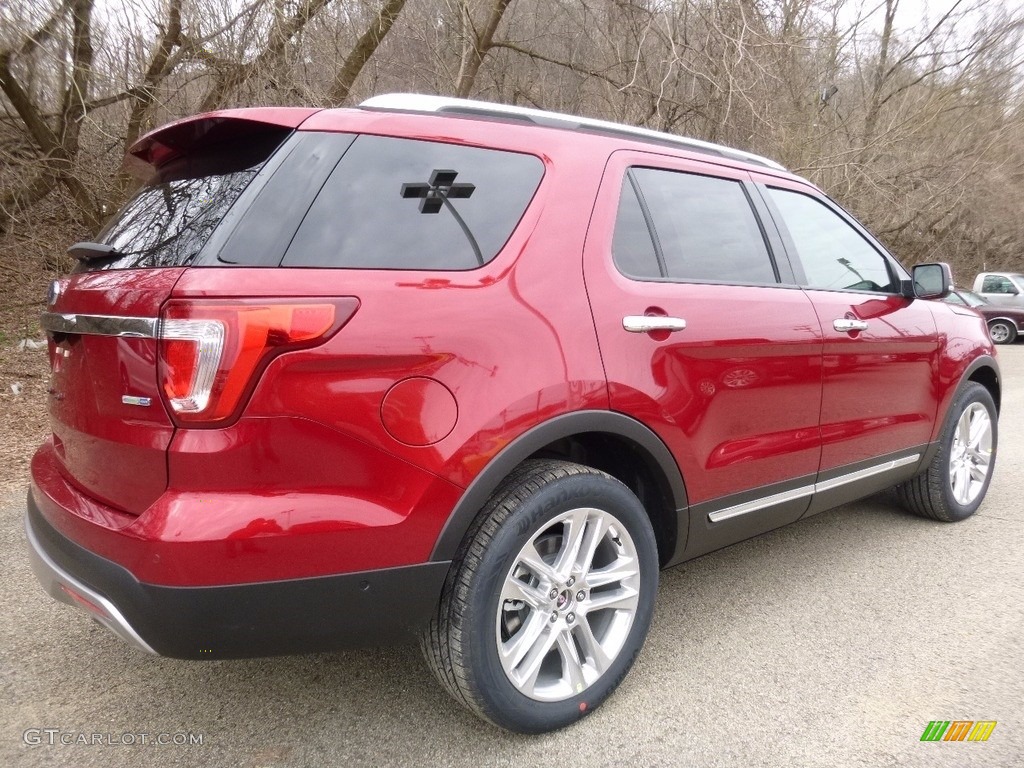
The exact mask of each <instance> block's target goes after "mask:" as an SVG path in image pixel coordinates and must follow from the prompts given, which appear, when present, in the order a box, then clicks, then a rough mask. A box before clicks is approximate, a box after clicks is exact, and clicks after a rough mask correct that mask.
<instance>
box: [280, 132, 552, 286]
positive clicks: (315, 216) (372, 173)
mask: <svg viewBox="0 0 1024 768" xmlns="http://www.w3.org/2000/svg"><path fill="white" fill-rule="evenodd" d="M543 174H544V164H543V163H542V162H541V161H540V160H539V159H538V158H536V157H534V156H532V155H522V154H518V153H514V152H504V151H499V150H493V149H481V148H479V147H466V146H459V145H455V144H441V143H438V142H430V141H419V140H411V139H395V138H386V137H379V136H365V135H364V136H360V137H358V138H357V139H356V140H355V142H354V143H353V144H352V146H351V148H350V149H349V150H348V152H346V153H345V156H344V157H343V158H342V159H341V162H340V163H338V165H337V167H336V168H335V169H334V172H333V173H332V174H331V176H330V178H328V179H327V182H326V183H325V184H324V186H323V189H322V190H321V191H320V194H319V195H318V196H317V198H316V200H315V201H314V202H313V205H312V207H311V208H310V209H309V211H308V213H307V214H306V217H305V219H304V220H303V222H302V224H301V226H300V227H299V229H298V231H297V232H296V233H295V237H294V239H293V240H292V242H291V245H290V246H289V247H288V250H287V252H286V253H285V256H284V261H283V263H282V266H286V267H356V268H366V269H411V270H467V269H473V268H475V267H479V266H481V265H483V264H486V263H487V262H488V261H490V260H491V259H493V258H494V257H495V256H497V255H498V253H499V252H500V251H501V249H502V247H503V246H504V245H505V242H506V241H507V240H508V238H509V237H510V236H511V234H512V232H513V230H514V229H515V227H516V225H517V224H518V223H519V220H520V218H522V215H523V213H524V211H525V210H526V207H527V205H529V203H530V200H531V199H532V198H533V195H534V192H535V191H536V190H537V186H538V184H540V179H541V177H542V176H543Z"/></svg>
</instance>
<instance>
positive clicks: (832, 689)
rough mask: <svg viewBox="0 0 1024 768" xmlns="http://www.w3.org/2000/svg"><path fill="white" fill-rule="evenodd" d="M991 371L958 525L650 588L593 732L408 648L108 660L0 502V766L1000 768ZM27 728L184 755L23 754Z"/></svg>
mask: <svg viewBox="0 0 1024 768" xmlns="http://www.w3.org/2000/svg"><path fill="white" fill-rule="evenodd" d="M1001 360H1002V364H1003V370H1004V378H1005V387H1006V390H1005V392H1006V394H1005V397H1004V410H1003V417H1002V423H1001V426H1002V435H1001V445H1000V455H999V462H998V468H997V471H996V476H995V481H994V483H993V485H992V488H991V490H990V492H989V497H988V499H987V501H986V502H985V505H984V506H983V507H982V510H981V512H980V513H979V514H977V515H975V516H974V517H973V518H972V519H970V520H968V521H966V522H964V523H960V524H957V525H942V524H939V523H932V522H928V521H925V520H919V519H917V518H914V517H911V516H908V515H906V514H902V513H900V512H898V511H895V510H894V509H893V508H892V506H891V505H890V504H889V503H888V502H887V501H886V500H885V499H884V498H875V499H871V500H869V501H866V502H862V503H858V504H854V505H849V506H847V507H844V508H842V509H840V510H836V511H834V512H829V513H825V514H822V515H819V516H817V517H814V518H812V519H810V520H807V521H805V522H802V523H797V524H796V525H792V526H790V527H788V528H785V529H783V530H780V531H776V532H774V533H771V534H768V535H766V536H762V537H760V538H758V539H756V540H753V541H749V542H746V543H744V544H740V545H738V546H735V547H732V548H731V549H728V550H725V551H722V552H718V553H715V554H712V555H708V556H706V557H704V558H701V559H699V560H697V561H694V562H692V563H689V564H687V565H685V566H683V567H682V568H678V569H675V570H673V571H670V572H668V573H665V574H663V577H662V586H661V594H660V595H659V603H658V611H657V614H656V616H655V624H654V627H653V630H652V632H651V636H650V639H649V641H648V643H647V646H646V648H645V649H644V652H643V653H642V654H641V657H640V659H639V661H638V664H637V666H636V668H635V669H634V670H633V673H632V674H631V675H630V676H629V677H628V678H627V680H626V681H625V682H624V683H623V685H622V687H621V688H620V689H619V691H618V692H617V694H616V695H615V696H613V698H612V699H611V700H610V701H609V702H608V703H607V704H606V705H605V706H604V707H603V708H602V709H601V710H599V711H598V712H597V713H596V714H595V715H593V716H592V717H590V718H588V719H587V720H585V721H583V722H582V723H580V724H578V725H576V726H574V727H572V728H569V729H567V730H565V731H563V732H561V733H558V734H554V735H550V736H544V737H539V738H537V737H535V738H528V737H518V736H511V735H509V734H506V733H503V732H500V731H498V730H496V729H494V728H492V727H490V726H488V725H485V724H483V723H481V722H479V721H477V720H476V719H474V718H473V717H472V716H471V715H468V714H466V713H465V712H463V711H462V710H461V709H459V708H458V707H457V706H455V705H454V704H453V703H451V702H450V701H449V700H448V699H447V698H446V697H445V695H444V694H443V693H442V692H441V690H440V689H439V688H438V687H437V686H436V685H435V684H434V682H433V680H432V678H431V677H430V676H429V675H428V673H427V671H426V670H425V668H424V665H423V664H422V663H421V661H420V658H419V655H418V652H417V651H416V650H415V649H413V648H400V649H388V650H376V651H365V652H351V653H342V654H334V655H322V656H305V657H296V658H284V659H271V660H258V661H242V662H237V661H235V662H179V661H172V660H167V659H157V658H151V657H147V656H144V655H142V654H138V653H135V652H132V651H130V650H129V649H128V648H127V647H125V646H124V645H123V644H121V643H120V641H118V640H116V639H115V638H114V637H113V636H111V635H109V634H108V633H107V632H106V631H105V630H103V629H101V628H99V627H98V626H96V625H94V624H93V623H92V622H90V621H88V620H87V619H85V618H83V616H82V615H80V614H79V613H77V612H75V611H74V610H73V609H71V608H68V607H65V606H62V605H58V604H56V603H53V602H52V601H50V600H49V599H48V598H45V597H44V595H43V593H42V591H41V590H40V589H39V588H38V587H37V586H36V584H35V582H34V581H33V579H32V577H31V573H30V571H29V569H28V564H27V562H26V559H25V555H24V534H23V532H22V528H21V515H22V512H23V501H22V498H21V495H20V493H19V494H17V495H14V496H8V497H7V498H6V500H4V501H3V503H2V504H0V507H2V511H0V594H2V603H0V604H2V606H3V614H2V617H0V675H2V684H3V706H2V710H0V765H4V766H55V765H67V766H76V767H78V766H82V767H84V766H103V768H115V767H116V766H138V765H146V766H163V765H182V766H186V765H196V766H199V765H202V766H240V767H243V768H255V767H257V766H267V767H268V768H269V767H271V766H273V767H275V768H276V767H277V766H314V765H331V766H337V765H345V766H362V765H367V766H382V765H415V766H438V765H451V766H474V767H475V766H492V765H495V766H503V765H510V766H512V765H515V766H530V765H564V766H574V767H575V766H632V765H637V766H641V765H642V766H675V765H700V766H744V768H746V767H747V766H761V765H763V766H818V765H836V766H904V765H909V766H936V765H938V766H974V765H978V766H982V765H983V766H1014V765H1022V764H1024V641H1022V636H1024V599H1022V595H1024V503H1022V499H1024V345H1016V346H1015V347H1013V348H1010V349H1008V350H1006V351H1004V352H1002V353H1001ZM940 719H941V720H957V719H964V720H996V721H998V725H997V726H996V728H995V730H994V731H993V733H992V736H991V738H990V739H989V741H987V742H984V743H967V742H964V743H922V742H921V741H920V740H919V739H920V736H921V734H922V732H923V730H924V728H925V726H926V725H927V724H928V722H929V721H930V720H940ZM46 728H49V729H60V730H61V731H62V732H64V733H68V734H74V733H78V732H84V733H88V734H91V733H101V734H111V739H112V740H124V737H123V736H122V734H126V733H127V734H140V733H146V734H158V733H169V734H176V733H185V732H191V733H193V734H197V735H201V737H202V744H201V745H194V746H139V745H137V744H136V745H134V746H123V745H116V744H114V745H101V744H95V745H88V746H86V745H68V746H62V745H59V744H57V745H54V746H49V745H47V744H46V741H47V740H48V739H49V738H50V737H49V736H48V735H47V734H46V733H38V734H36V733H35V732H30V733H29V739H30V740H38V741H40V742H42V743H41V744H39V745H38V746H27V745H26V744H25V743H24V741H25V738H24V736H23V734H24V732H25V731H26V729H46ZM59 738H60V736H59V735H55V736H54V739H56V740H58V741H59ZM65 738H68V737H67V736H65ZM150 738H153V737H152V736H150ZM134 739H135V741H136V742H138V741H139V740H140V739H141V737H140V736H134Z"/></svg>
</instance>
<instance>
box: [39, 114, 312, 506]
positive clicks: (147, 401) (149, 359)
mask: <svg viewBox="0 0 1024 768" xmlns="http://www.w3.org/2000/svg"><path fill="white" fill-rule="evenodd" d="M313 111H314V110H307V109H268V110H235V111H232V112H228V113H212V114H209V115H204V116H199V117H197V118H192V119H189V120H186V121H181V122H178V123H174V124H172V125H170V126H166V127H165V128H162V129H160V130H158V131H156V132H154V133H153V134H150V135H149V136H147V137H145V138H143V139H142V140H141V141H140V142H139V143H138V144H137V145H136V147H135V148H133V155H135V157H136V162H139V161H141V162H142V163H144V164H146V165H148V166H149V170H150V171H151V176H150V178H149V180H148V181H147V182H146V183H145V184H144V185H143V187H142V188H141V189H140V190H139V192H138V193H137V194H136V195H135V196H134V197H133V198H132V199H131V200H129V202H128V203H127V204H126V205H125V207H124V208H123V209H122V210H121V211H120V212H119V213H118V214H117V215H116V216H115V217H114V218H113V219H112V220H111V221H110V223H109V224H108V225H107V226H106V227H105V228H104V230H103V231H102V232H101V233H100V234H99V235H98V236H97V238H96V241H97V242H96V243H94V244H80V245H79V246H75V247H73V248H72V249H71V253H72V255H75V256H77V257H78V258H79V259H80V262H79V264H78V266H77V267H76V268H75V270H74V271H73V273H72V274H71V275H70V276H69V277H68V278H65V279H64V280H61V281H58V282H56V283H55V284H54V286H53V288H52V289H51V292H50V300H49V306H48V307H47V311H46V312H45V313H44V314H43V317H42V325H43V327H44V329H45V330H46V331H47V333H48V337H49V352H50V362H51V366H52V377H51V381H52V383H51V387H50V420H51V425H52V430H53V444H54V450H55V453H56V456H57V458H58V461H59V462H60V466H61V468H62V471H63V472H64V474H65V476H66V477H67V479H68V480H69V481H70V482H72V483H73V484H74V485H76V486H77V487H78V488H79V489H80V490H82V491H83V492H85V493H87V494H89V495H90V496H92V497H94V498H96V499H98V500H99V501H102V502H103V503H105V504H108V505H110V506H112V507H115V508H117V509H119V510H122V511H124V512H128V513H130V514H141V513H142V512H143V511H145V510H146V509H147V508H148V507H149V506H150V504H152V503H153V501H155V500H156V499H157V497H159V495H160V494H161V493H163V491H164V490H165V489H166V488H167V456H166V452H167V448H168V446H169V445H170V442H171V438H172V437H173V435H174V430H175V426H174V421H173V419H172V418H171V416H170V414H169V410H168V407H167V404H166V397H167V396H168V393H167V392H161V389H162V387H161V371H160V363H159V360H160V352H161V350H160V349H159V348H158V344H159V343H160V342H159V340H158V336H159V335H160V333H161V322H160V312H161V307H162V306H163V305H164V303H165V302H166V301H167V299H168V298H169V297H170V295H171V292H172V290H173V288H174V286H175V284H176V283H177V281H178V279H179V278H180V277H181V275H182V274H183V273H184V272H185V271H186V269H187V268H188V267H189V266H190V265H191V264H193V263H194V262H195V261H196V260H197V259H199V258H200V254H201V253H202V252H203V249H204V248H205V247H206V246H207V245H208V243H210V241H211V238H213V236H214V235H215V234H216V233H217V231H218V229H220V228H222V227H223V226H225V225H226V223H227V221H228V220H230V218H231V216H230V213H231V210H232V207H233V206H234V205H235V203H236V202H238V201H239V199H240V197H241V196H242V195H243V194H245V192H246V190H247V189H248V188H249V187H250V185H252V186H256V185H253V184H252V182H253V181H254V179H257V178H260V175H261V173H262V172H264V171H265V170H266V168H267V167H268V166H269V165H270V164H271V162H272V161H271V158H273V156H274V154H275V151H276V149H277V148H278V147H280V145H281V144H282V143H283V142H284V141H285V139H286V138H287V137H288V135H289V134H290V133H292V131H293V130H294V128H296V127H297V126H298V125H299V124H300V123H301V122H302V121H303V120H305V119H306V118H307V117H308V116H309V115H310V114H312V112H313ZM171 362H172V363H173V360H172V361H171ZM163 365H164V366H165V368H166V366H167V359H166V353H165V359H164V363H163ZM163 373H164V378H166V371H164V372H163Z"/></svg>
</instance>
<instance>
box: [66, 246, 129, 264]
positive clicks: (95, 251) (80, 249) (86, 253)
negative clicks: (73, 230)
mask: <svg viewBox="0 0 1024 768" xmlns="http://www.w3.org/2000/svg"><path fill="white" fill-rule="evenodd" d="M68 256H74V257H75V258H76V259H78V260H79V261H97V260H99V259H117V258H120V257H121V256H124V254H123V253H122V252H121V251H119V250H117V248H115V247H114V246H112V245H104V244H103V243H88V242H86V243H75V244H74V245H72V246H71V247H70V248H68Z"/></svg>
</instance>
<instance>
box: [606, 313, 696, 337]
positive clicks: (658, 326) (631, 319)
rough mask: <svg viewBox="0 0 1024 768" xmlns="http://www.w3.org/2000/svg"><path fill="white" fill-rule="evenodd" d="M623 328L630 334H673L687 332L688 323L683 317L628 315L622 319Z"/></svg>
mask: <svg viewBox="0 0 1024 768" xmlns="http://www.w3.org/2000/svg"><path fill="white" fill-rule="evenodd" d="M622 327H623V328H625V329H626V330H627V331H629V332H630V333H651V332H652V331H670V332H672V331H682V330H685V329H686V321H685V320H683V318H681V317H665V316H664V315H626V316H625V317H624V318H622Z"/></svg>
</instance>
